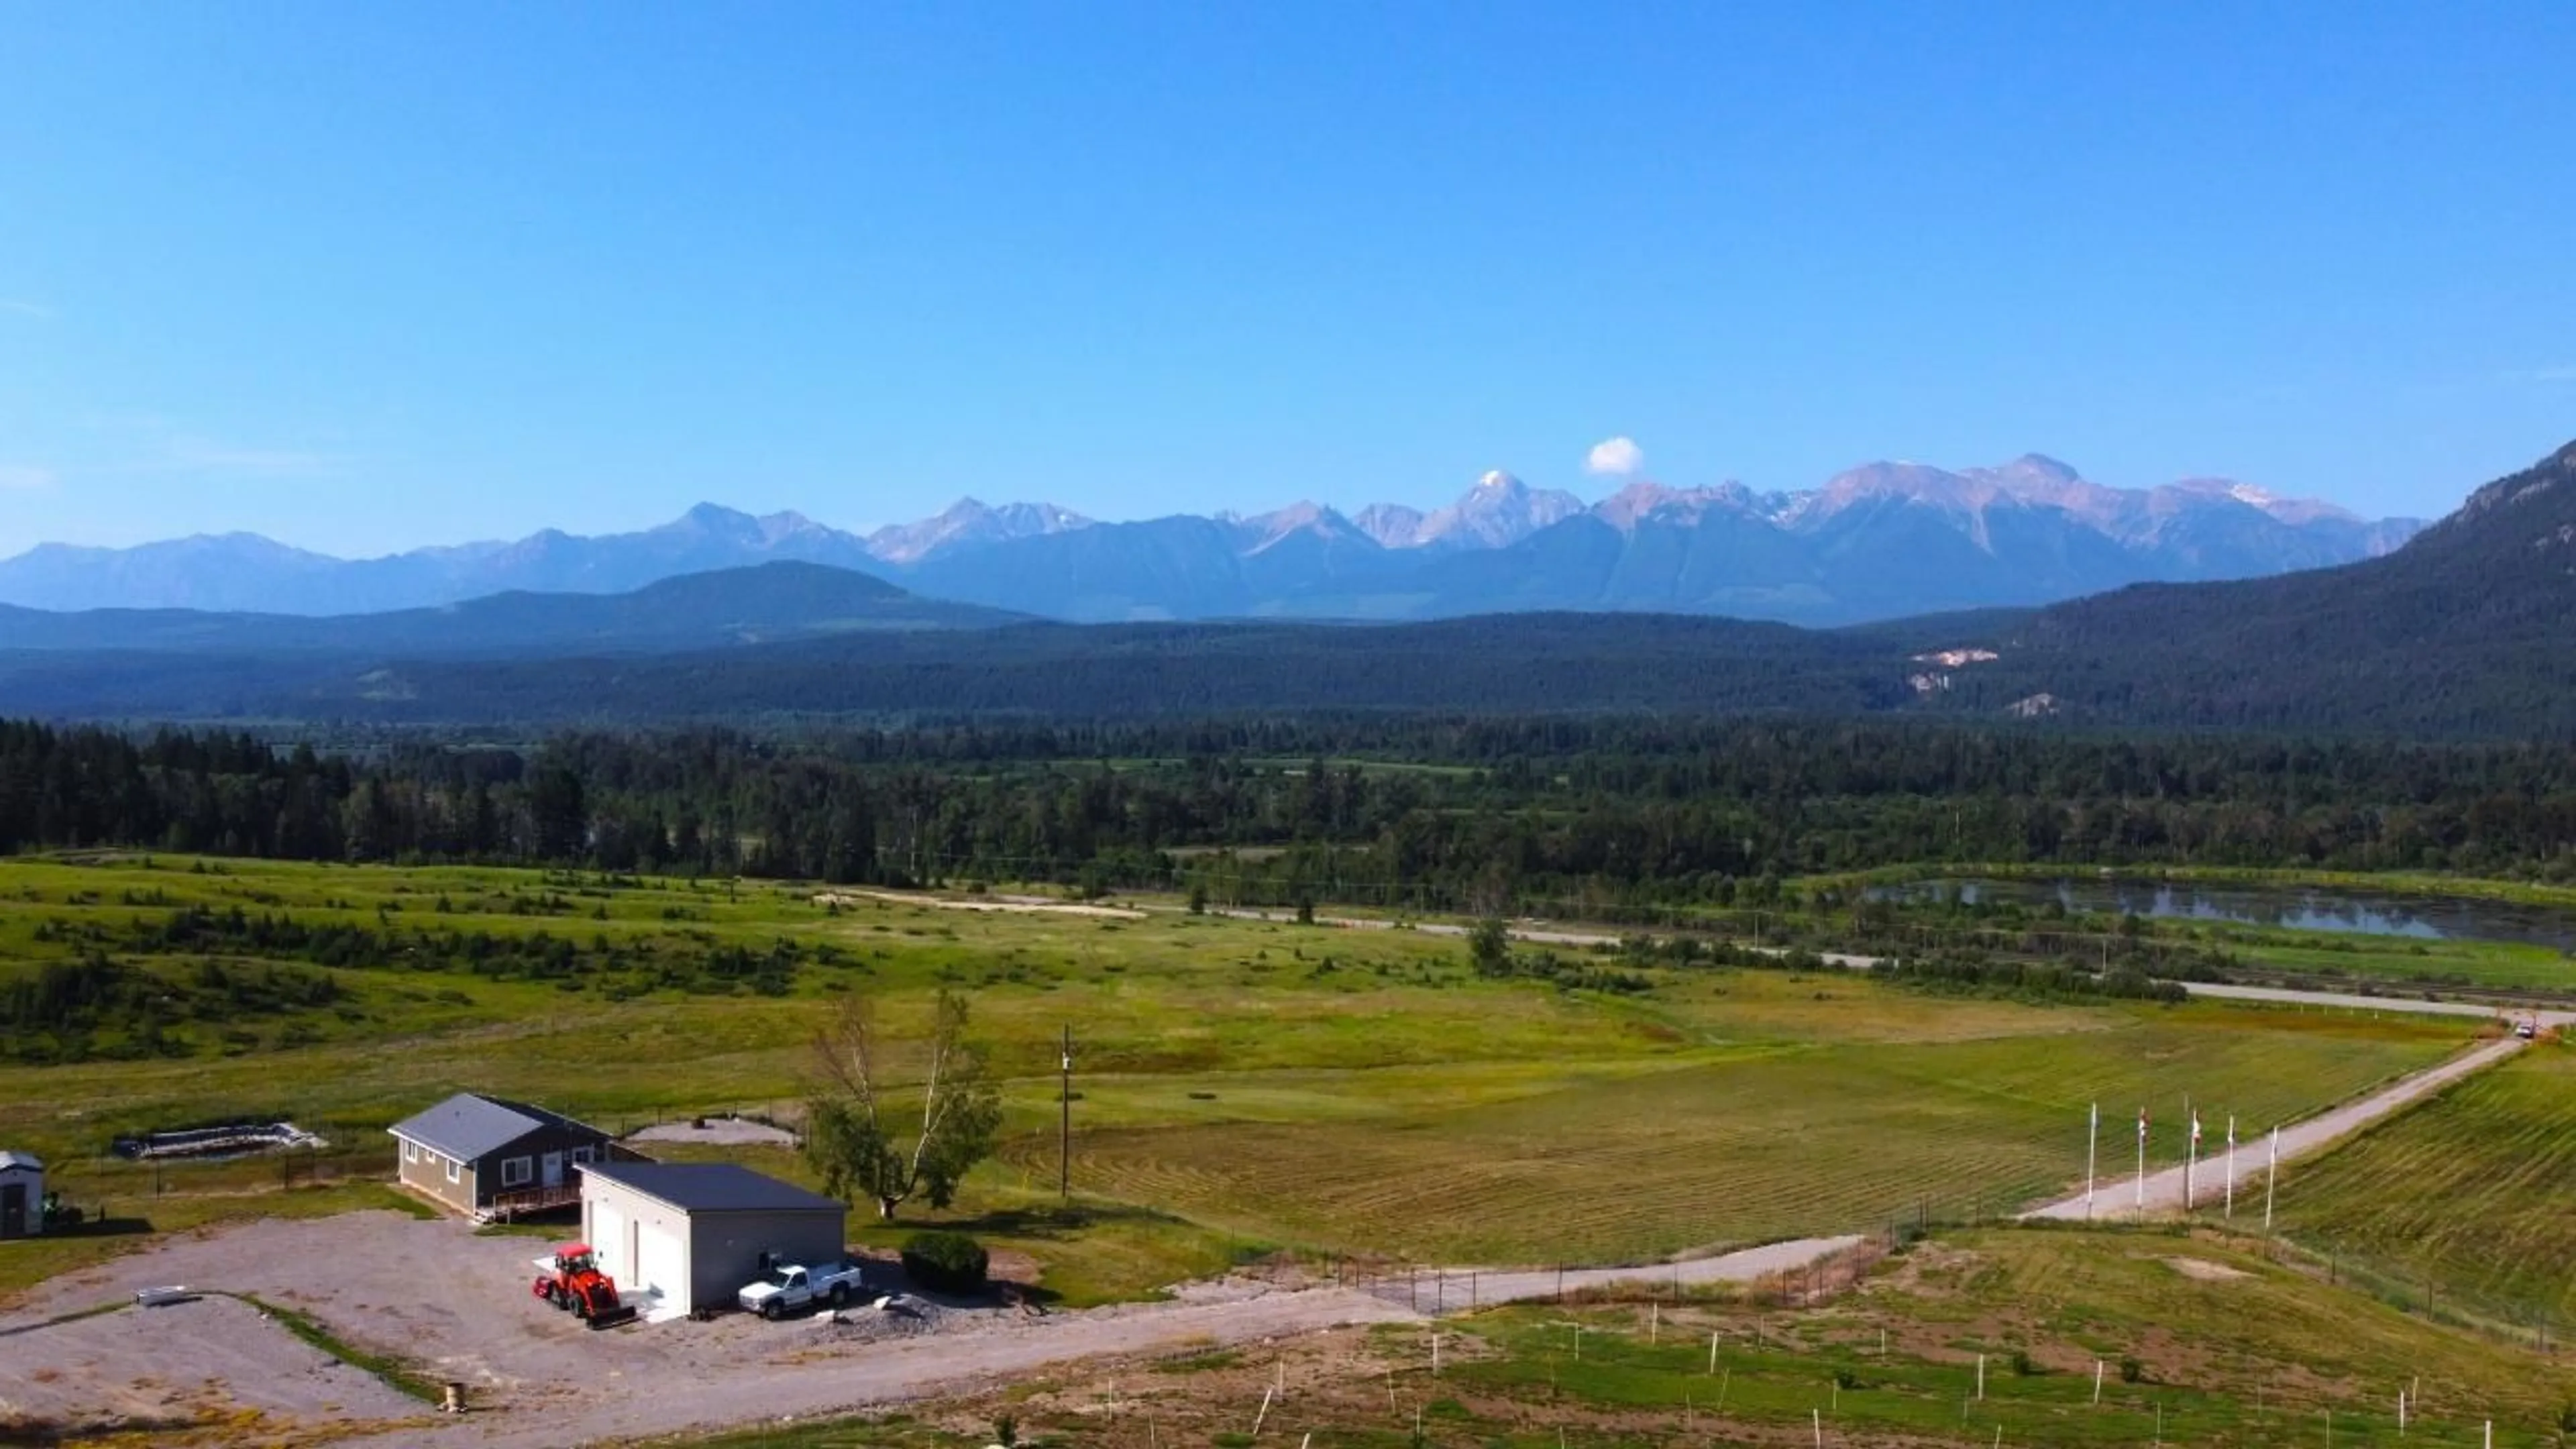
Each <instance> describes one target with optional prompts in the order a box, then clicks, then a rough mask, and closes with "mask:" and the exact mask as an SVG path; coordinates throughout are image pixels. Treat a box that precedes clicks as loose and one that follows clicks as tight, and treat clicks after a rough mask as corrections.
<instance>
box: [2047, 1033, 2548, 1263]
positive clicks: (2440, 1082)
mask: <svg viewBox="0 0 2576 1449" xmlns="http://www.w3.org/2000/svg"><path fill="white" fill-rule="evenodd" d="M2354 999H2355V1000H2359V1001H2365V1002H2371V1004H2373V1005H2376V1004H2378V1003H2377V1002H2376V1001H2374V1000H2373V999H2372V998H2369V997H2357V998H2354ZM2419 1004H2420V1005H2428V1006H2429V1005H2436V1004H2438V1003H2433V1002H2424V1003H2419ZM2479 1014H2480V1015H2489V1014H2490V1013H2486V1012H2480V1013H2479ZM2524 1045H2526V1043H2524V1042H2523V1041H2522V1040H2520V1039H2519V1038H2516V1037H2505V1038H2503V1039H2502V1040H2499V1041H2492V1042H2489V1043H2487V1044H2486V1045H2484V1046H2482V1047H2479V1048H2478V1049H2476V1050H2475V1051H2472V1052H2469V1053H2467V1054H2465V1055H2463V1056H2457V1057H2453V1058H2452V1059H2451V1060H2449V1061H2447V1062H2444V1063H2443V1064H2441V1065H2440V1066H2438V1067H2434V1068H2432V1069H2430V1070H2428V1071H2422V1072H2418V1073H2416V1074H2415V1075H2414V1076H2411V1077H2407V1078H2405V1079H2403V1080H2401V1081H2398V1082H2395V1083H2392V1084H2391V1085H2389V1086H2388V1087H2386V1088H2385V1089H2383V1090H2381V1091H2378V1092H2374V1093H2372V1094H2371V1095H2370V1096H2367V1097H2363V1098H2361V1099H2360V1100H2358V1101H2354V1102H2347V1103H2345V1104H2344V1105H2342V1106H2340V1107H2337V1108H2334V1109H2333V1110H2331V1111H2328V1112H2325V1113H2323V1114H2321V1115H2319V1116H2315V1117H2310V1118H2308V1119H2307V1120H2306V1121H2304V1122H2297V1123H2293V1124H2291V1125H2289V1126H2285V1127H2283V1128H2282V1129H2281V1156H2282V1157H2283V1158H2284V1159H2288V1158H2293V1157H2298V1156H2301V1155H2303V1154H2306V1153H2310V1152H2314V1151H2316V1150H2318V1149H2319V1148H2322V1147H2325V1146H2327V1145H2328V1144H2330V1143H2332V1142H2334V1141H2336V1140H2337V1139H2339V1138H2341V1137H2344V1136H2346V1135H2348V1134H2350V1133H2353V1132H2357V1131H2359V1130H2360V1129H2361V1128H2363V1127H2366V1126H2368V1125H2369V1124H2371V1123H2373V1122H2376V1121H2378V1120H2379V1119H2380V1118H2382V1117H2386V1116H2388V1115H2390V1114H2391V1113H2394V1112H2397V1111H2400V1110H2402V1109H2404V1108H2405V1107H2407V1106H2409V1105H2411V1104H2413V1103H2415V1102H2418V1101H2420V1100H2422V1099H2423V1098H2425V1097H2427V1096H2430V1095H2431V1094H2433V1093H2435V1092H2438V1091H2440V1090H2442V1089H2443V1088H2444V1087H2447V1086H2449V1085H2450V1084H2451V1083H2453V1082H2456V1081H2458V1080H2460V1079H2461V1078H2462V1077H2466V1076H2469V1075H2471V1074H2472V1073H2476V1072H2480V1071H2484V1070H2485V1069H2486V1068H2488V1067H2491V1066H2493V1065H2495V1064H2496V1063H2497V1062H2500V1061H2502V1060H2504V1059H2505V1058H2506V1057H2509V1056H2512V1055H2513V1054H2514V1053H2515V1052H2517V1051H2520V1050H2521V1049H2522V1048H2523V1046H2524ZM2124 1121H2125V1119H2119V1118H2116V1117H2106V1118H2105V1119H2104V1121H2103V1124H2102V1125H2103V1133H2102V1147H2103V1153H2102V1163H2103V1166H2104V1168H2105V1169H2106V1170H2105V1171H2104V1172H2103V1174H2102V1180H2101V1182H2100V1184H2099V1185H2098V1186H2097V1187H2096V1189H2095V1191H2094V1196H2093V1199H2092V1201H2091V1203H2090V1204H2089V1205H2088V1204H2087V1202H2086V1200H2085V1197H2084V1194H2082V1193H2077V1194H2076V1195H2075V1196H2073V1197H2070V1198H2068V1199H2066V1200H2065V1201H2063V1202H2055V1203H2050V1204H2049V1205H2048V1206H2046V1207H2043V1208H2038V1209H2035V1210H2033V1211H2031V1212H2027V1213H2024V1214H2022V1216H2024V1217H2026V1218H2054V1219H2061V1220H2063V1219H2069V1218H2072V1219H2076V1220H2079V1221H2081V1220H2083V1219H2086V1218H2130V1217H2137V1216H2139V1215H2140V1214H2141V1213H2147V1214H2153V1213H2161V1212H2171V1211H2173V1210H2175V1209H2178V1208H2180V1207H2182V1206H2183V1191H2184V1184H2183V1169H2182V1168H2179V1167H2174V1168H2167V1169H2165V1170H2164V1171H2161V1172H2151V1173H2148V1174H2147V1177H2146V1183H2145V1186H2144V1191H2143V1197H2144V1205H2143V1206H2141V1204H2140V1198H2141V1190H2140V1186H2139V1183H2138V1179H2137V1176H2136V1174H2135V1173H2134V1172H2131V1173H2125V1174H2124V1173H2122V1172H2121V1171H2120V1164H2121V1163H2124V1162H2134V1161H2135V1160H2136V1159H2135V1158H2134V1157H2132V1156H2131V1155H2130V1154H2131V1153H2132V1152H2133V1151H2134V1150H2135V1139H2134V1138H2132V1137H2131V1136H2130V1135H2129V1132H2128V1128H2127V1127H2126V1126H2125V1125H2124ZM2201 1128H2202V1134H2203V1135H2202V1139H2201V1146H2202V1151H2203V1153H2204V1155H2203V1156H2202V1158H2201V1160H2200V1164H2199V1166H2198V1167H2196V1168H2194V1169H2192V1171H2191V1194H2192V1199H2193V1201H2194V1202H2196V1203H2197V1204H2199V1205H2200V1206H2201V1207H2202V1208H2207V1207H2209V1206H2210V1205H2211V1204H2213V1203H2217V1202H2220V1201H2223V1200H2224V1198H2225V1195H2226V1192H2227V1177H2228V1174H2227V1144H2226V1140H2225V1138H2224V1137H2223V1136H2220V1135H2219V1134H2218V1133H2214V1132H2211V1131H2210V1123H2209V1121H2208V1120H2207V1119H2206V1118H2204V1119H2202V1122H2201ZM2219 1128H2220V1131H2222V1132H2223V1131H2224V1128H2225V1124H2224V1122H2221V1123H2220V1124H2219ZM2165 1130H2166V1131H2167V1132H2168V1133H2170V1132H2172V1131H2173V1130H2175V1129H2174V1128H2173V1127H2171V1126H2168V1127H2167V1128H2166V1129H2165ZM2168 1140H2170V1138H2168ZM2270 1160H2271V1139H2270V1136H2269V1134H2268V1133H2267V1134H2265V1135H2264V1136H2262V1137H2258V1138H2248V1139H2246V1140H2244V1141H2242V1142H2240V1143H2238V1144H2237V1149H2236V1182H2237V1184H2238V1186H2239V1187H2240V1189H2241V1188H2242V1187H2243V1186H2244V1184H2246V1183H2248V1182H2250V1181H2254V1180H2257V1179H2259V1178H2261V1177H2262V1175H2263V1171H2264V1169H2265V1168H2266V1167H2267V1166H2268V1165H2269V1164H2270ZM2239 1195H2240V1196H2244V1195H2245V1194H2244V1193H2242V1192H2240V1193H2239ZM2241 1206H2243V1205H2242V1204H2240V1207H2241ZM2261 1210H2262V1209H2261V1206H2260V1204H2256V1205H2255V1208H2254V1211H2256V1212H2260V1211H2261Z"/></svg>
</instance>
